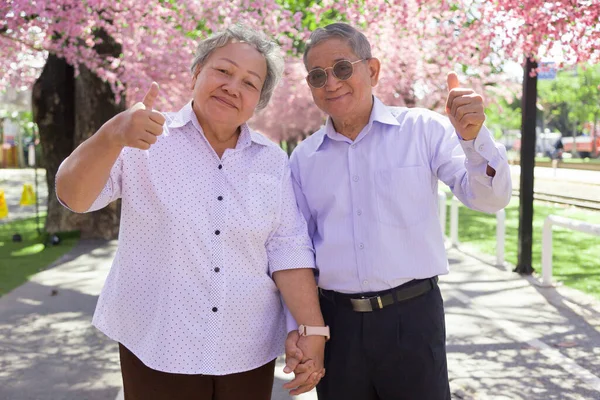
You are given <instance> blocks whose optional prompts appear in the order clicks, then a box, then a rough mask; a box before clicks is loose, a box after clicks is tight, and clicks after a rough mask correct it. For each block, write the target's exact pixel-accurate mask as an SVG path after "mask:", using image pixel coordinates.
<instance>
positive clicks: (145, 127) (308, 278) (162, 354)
mask: <svg viewBox="0 0 600 400" xmlns="http://www.w3.org/2000/svg"><path fill="white" fill-rule="evenodd" d="M282 65H283V61H282V57H281V54H280V50H279V48H278V47H277V46H276V45H275V44H274V43H272V42H270V41H269V40H267V39H266V38H265V37H264V36H263V35H261V34H259V33H257V32H254V31H251V30H249V29H246V28H244V27H242V26H234V27H232V28H230V29H227V30H226V31H224V32H221V33H218V34H215V35H213V36H212V37H210V38H208V39H206V40H204V41H202V42H201V43H200V45H199V46H198V51H197V54H196V57H195V59H194V62H193V64H192V85H193V94H192V100H191V101H190V102H189V103H188V104H186V105H185V106H184V107H183V108H182V109H181V110H179V111H178V112H176V113H166V114H164V115H163V114H161V113H159V112H156V111H153V110H152V106H153V104H154V101H155V99H156V97H157V96H158V86H157V85H156V84H152V87H151V88H150V90H149V91H148V93H147V94H146V96H145V97H144V100H143V102H142V103H137V104H136V105H134V106H133V107H132V108H130V109H129V110H127V111H124V112H122V113H120V114H118V115H116V116H115V117H113V118H112V119H111V120H109V121H108V122H106V123H105V124H104V125H103V126H102V127H101V128H100V129H99V130H98V132H96V134H94V135H93V136H92V137H91V138H90V139H88V140H87V141H85V142H84V143H82V144H81V146H79V147H78V148H77V149H76V150H75V151H74V152H73V153H72V154H71V155H70V156H69V157H68V158H67V159H66V160H65V161H64V162H63V164H62V165H61V167H60V169H59V171H58V173H57V176H56V193H57V196H58V197H59V198H60V200H61V201H62V202H63V203H64V204H65V205H66V206H67V207H69V208H70V209H71V210H73V211H75V212H89V211H94V210H98V209H100V208H102V207H104V206H106V205H107V204H109V203H110V202H112V201H114V200H116V199H118V198H121V199H122V213H121V227H120V234H119V249H118V251H117V254H116V256H115V259H114V262H113V265H112V268H111V271H110V273H109V275H108V278H107V280H106V283H105V286H104V288H103V290H102V294H101V295H100V298H99V300H98V304H97V307H96V312H95V314H94V319H93V324H94V325H95V326H96V327H97V328H98V329H100V330H101V331H102V332H104V333H105V334H106V335H107V336H108V337H110V338H112V339H113V340H115V341H117V342H118V343H119V352H120V358H121V370H122V375H123V383H124V391H125V398H126V399H144V400H147V399H169V400H170V399H178V400H185V399H194V400H204V399H206V400H208V399H221V400H229V399H230V400H239V399H245V400H252V399H256V400H265V399H269V398H270V396H271V388H272V385H273V372H274V365H275V359H276V357H277V356H278V355H279V354H280V353H281V352H282V349H283V344H284V340H285V336H286V333H287V332H288V331H291V330H292V329H295V328H296V327H295V326H291V328H290V329H288V330H286V323H285V322H286V316H285V314H284V307H283V305H282V301H281V298H283V300H284V301H285V305H286V306H287V308H288V309H289V311H290V312H291V316H290V318H288V325H290V324H294V323H295V321H297V323H299V324H301V325H300V331H301V333H303V334H304V335H303V336H301V338H300V340H299V342H298V346H299V347H300V348H301V351H302V354H304V356H305V357H306V358H308V359H310V360H311V361H308V363H305V364H303V365H308V364H310V365H311V367H310V368H308V367H306V369H305V370H304V371H306V372H304V373H303V374H298V373H297V376H296V379H295V381H294V383H292V384H291V385H288V386H289V387H292V388H293V387H295V388H296V389H295V391H293V393H294V394H295V393H300V392H303V391H307V390H310V389H311V388H312V387H314V384H316V381H317V380H318V379H319V378H320V377H321V375H322V373H323V371H322V365H323V360H322V357H323V348H324V344H325V340H326V337H327V336H328V329H327V328H326V327H324V323H323V317H322V315H321V312H320V309H319V302H318V297H317V290H316V284H315V279H314V274H313V268H314V253H313V249H312V244H311V241H310V239H309V237H308V234H307V228H306V223H305V221H304V218H303V217H302V215H301V214H300V212H299V211H298V208H297V205H296V200H295V197H294V192H293V188H292V182H291V178H290V168H289V165H288V160H287V156H286V154H285V153H284V152H283V151H282V150H281V149H279V148H278V147H277V146H276V145H274V144H273V143H272V142H270V141H269V140H267V139H266V138H264V137H263V136H261V135H260V134H258V133H256V132H253V131H252V130H250V128H249V127H248V125H247V124H246V121H247V120H248V119H249V118H250V117H251V116H252V115H253V113H254V111H255V110H260V109H262V108H264V107H265V106H266V105H267V104H268V102H269V99H270V97H271V94H272V92H273V89H274V87H275V86H276V83H277V81H278V80H279V78H280V76H281V73H282V69H283V66H282ZM291 317H293V318H291ZM294 320H295V321H294ZM296 372H298V370H297V371H296ZM300 375H302V376H300Z"/></svg>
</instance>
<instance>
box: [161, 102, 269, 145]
mask: <svg viewBox="0 0 600 400" xmlns="http://www.w3.org/2000/svg"><path fill="white" fill-rule="evenodd" d="M190 122H191V123H192V124H193V125H194V127H196V129H198V130H199V131H200V132H201V133H202V135H204V131H203V130H202V127H201V126H200V123H199V122H198V118H196V114H195V113H194V109H193V108H192V102H191V101H190V102H188V103H187V104H186V105H185V106H183V107H182V108H181V110H179V111H178V112H177V113H175V115H174V116H173V119H172V120H171V121H170V122H169V123H168V124H167V126H168V127H169V128H170V129H174V128H181V127H183V126H185V125H187V124H189V123H190ZM251 143H256V144H260V145H263V146H268V145H269V144H270V141H269V139H267V138H265V137H264V136H262V135H260V134H259V133H256V132H254V131H252V130H251V129H250V127H249V126H248V124H246V123H244V124H242V125H241V126H240V137H239V138H238V141H237V145H236V146H235V148H236V149H242V148H244V147H248V146H250V144H251Z"/></svg>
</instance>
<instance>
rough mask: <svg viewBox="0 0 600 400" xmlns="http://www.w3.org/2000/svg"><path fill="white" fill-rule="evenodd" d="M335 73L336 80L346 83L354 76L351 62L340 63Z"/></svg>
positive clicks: (334, 70)
mask: <svg viewBox="0 0 600 400" xmlns="http://www.w3.org/2000/svg"><path fill="white" fill-rule="evenodd" d="M333 73H334V74H335V76H336V78H338V79H339V80H341V81H345V80H346V79H349V78H350V77H351V76H352V63H351V62H350V61H345V60H344V61H340V62H338V63H337V64H335V65H334V67H333Z"/></svg>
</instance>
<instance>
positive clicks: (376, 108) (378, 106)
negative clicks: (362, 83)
mask: <svg viewBox="0 0 600 400" xmlns="http://www.w3.org/2000/svg"><path fill="white" fill-rule="evenodd" d="M373 122H379V123H381V124H386V125H400V123H399V122H398V120H397V119H396V117H394V115H393V114H392V113H391V112H390V110H389V108H388V107H387V106H386V105H385V104H383V103H382V102H381V100H379V99H378V98H377V97H375V96H373V109H372V110H371V116H370V117H369V122H368V123H367V125H366V127H368V129H369V130H370V128H371V127H372V126H373ZM326 136H327V137H329V139H332V140H337V141H343V140H349V139H347V138H346V137H345V136H343V135H341V134H339V133H337V132H336V131H335V128H334V127H333V121H332V120H331V117H327V122H326V123H325V127H324V132H323V135H322V137H321V140H320V143H319V145H318V146H317V150H318V149H319V148H320V147H321V145H322V144H323V142H324V141H325V137H326ZM360 136H362V135H360Z"/></svg>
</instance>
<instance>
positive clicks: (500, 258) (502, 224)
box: [438, 191, 506, 265]
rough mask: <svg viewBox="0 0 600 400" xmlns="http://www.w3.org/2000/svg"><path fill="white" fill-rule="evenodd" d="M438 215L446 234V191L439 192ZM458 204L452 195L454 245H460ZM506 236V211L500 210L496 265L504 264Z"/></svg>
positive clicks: (451, 241)
mask: <svg viewBox="0 0 600 400" xmlns="http://www.w3.org/2000/svg"><path fill="white" fill-rule="evenodd" d="M438 206H439V211H438V215H439V218H440V227H441V228H442V232H443V233H444V235H445V234H446V193H444V192H442V191H439V192H438ZM458 206H459V201H458V200H457V199H456V197H454V196H452V201H451V203H450V243H452V246H458V244H459V241H458ZM505 236H506V212H505V211H504V210H500V211H498V212H497V213H496V265H504V245H505Z"/></svg>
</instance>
